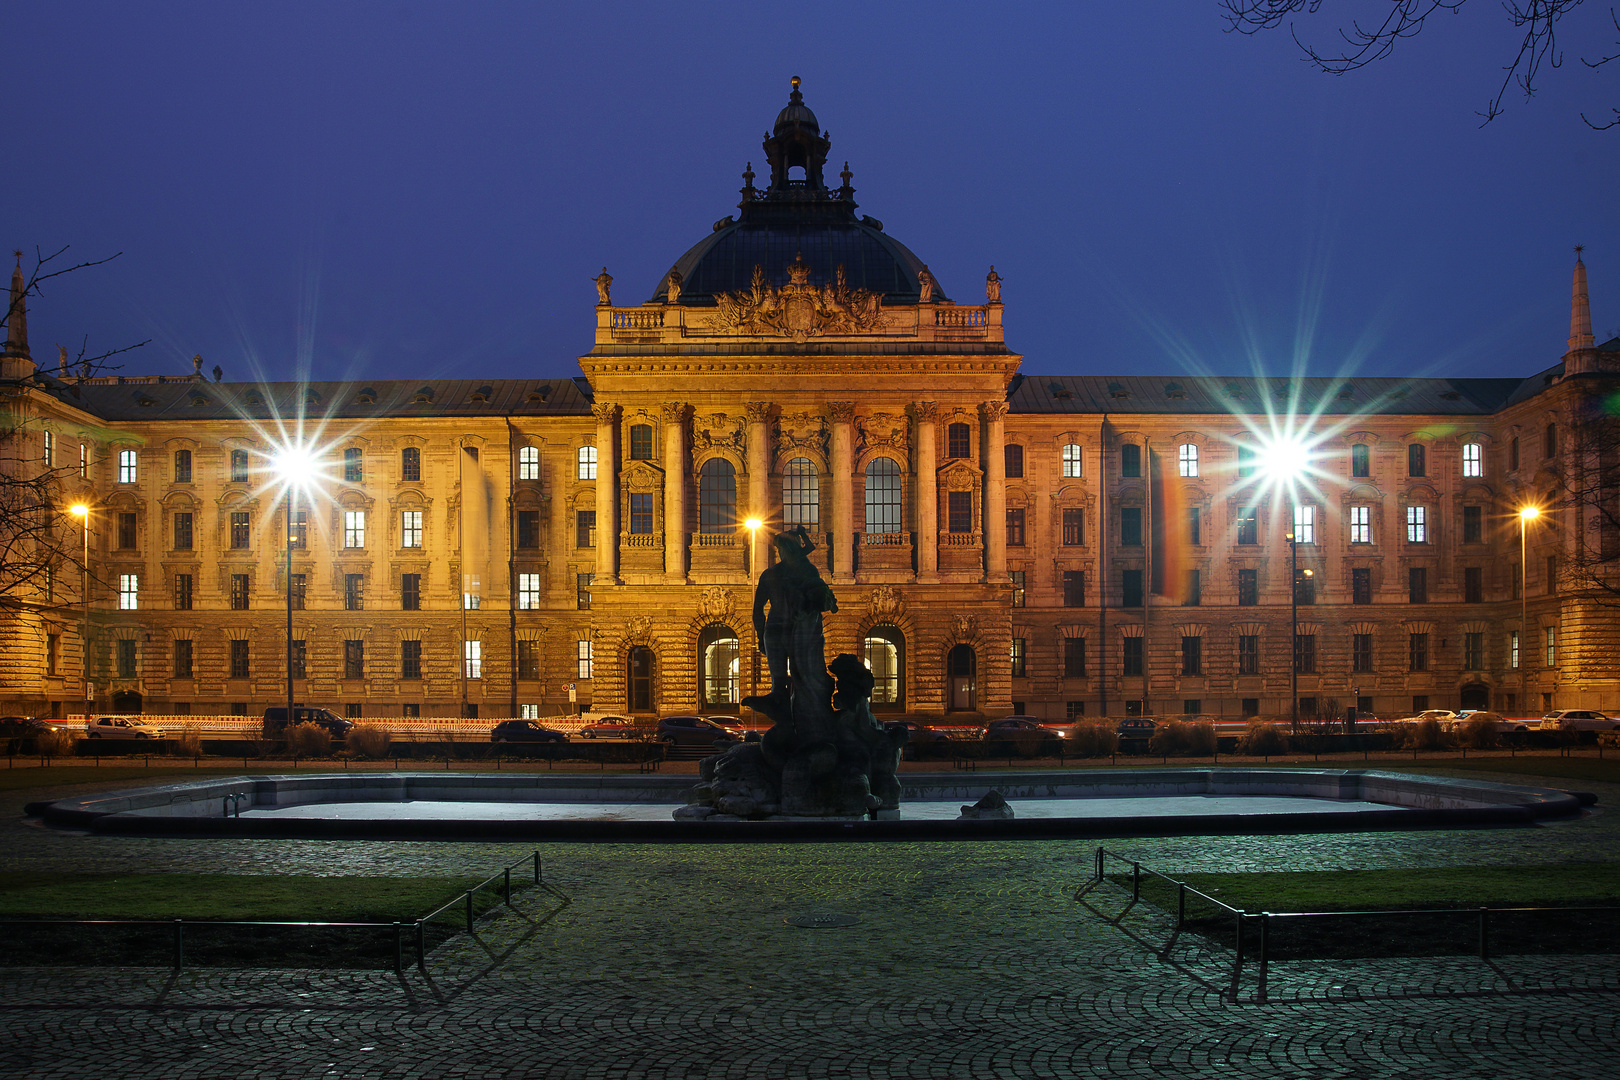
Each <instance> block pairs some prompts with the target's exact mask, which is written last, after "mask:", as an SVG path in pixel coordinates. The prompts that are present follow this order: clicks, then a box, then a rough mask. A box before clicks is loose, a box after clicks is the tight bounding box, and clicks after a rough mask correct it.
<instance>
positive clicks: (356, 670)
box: [343, 638, 366, 679]
mask: <svg viewBox="0 0 1620 1080" xmlns="http://www.w3.org/2000/svg"><path fill="white" fill-rule="evenodd" d="M343 677H344V678H345V679H363V678H365V677H366V643H365V642H364V641H361V640H356V639H354V638H350V639H348V640H347V641H345V642H344V643H343Z"/></svg>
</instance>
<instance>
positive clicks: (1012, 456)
mask: <svg viewBox="0 0 1620 1080" xmlns="http://www.w3.org/2000/svg"><path fill="white" fill-rule="evenodd" d="M1002 459H1003V464H1004V465H1005V469H1004V470H1003V471H1004V473H1005V474H1006V477H1007V479H1009V480H1017V479H1018V478H1019V477H1021V476H1023V475H1024V448H1023V447H1022V446H1020V445H1019V444H1018V443H1008V444H1007V445H1006V446H1005V447H1004V448H1003V453H1002Z"/></svg>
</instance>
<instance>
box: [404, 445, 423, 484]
mask: <svg viewBox="0 0 1620 1080" xmlns="http://www.w3.org/2000/svg"><path fill="white" fill-rule="evenodd" d="M399 478H400V479H401V480H404V481H408V482H413V483H414V482H418V481H420V480H421V479H422V451H421V450H419V449H417V448H416V447H414V446H407V447H406V448H405V449H403V450H401V451H400V452H399Z"/></svg>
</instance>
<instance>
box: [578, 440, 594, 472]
mask: <svg viewBox="0 0 1620 1080" xmlns="http://www.w3.org/2000/svg"><path fill="white" fill-rule="evenodd" d="M579 478H580V479H581V480H595V479H596V447H594V446H582V447H580V448H579Z"/></svg>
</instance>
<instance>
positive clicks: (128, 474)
mask: <svg viewBox="0 0 1620 1080" xmlns="http://www.w3.org/2000/svg"><path fill="white" fill-rule="evenodd" d="M136 476H137V471H136V458H135V451H133V450H120V451H118V482H119V483H120V484H133V483H135V478H136Z"/></svg>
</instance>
